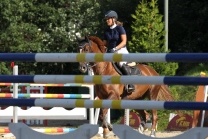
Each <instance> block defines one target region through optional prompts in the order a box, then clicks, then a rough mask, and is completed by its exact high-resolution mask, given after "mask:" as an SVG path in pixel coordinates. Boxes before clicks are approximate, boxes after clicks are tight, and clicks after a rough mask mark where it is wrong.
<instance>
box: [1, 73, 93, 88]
mask: <svg viewBox="0 0 208 139" xmlns="http://www.w3.org/2000/svg"><path fill="white" fill-rule="evenodd" d="M24 76H25V75H24ZM13 85H14V83H0V86H13ZM90 85H92V84H77V83H76V84H75V83H65V84H50V83H47V84H44V83H19V84H18V86H46V87H89V86H90ZM6 90H7V89H6ZM11 90H13V89H11ZM1 91H2V92H4V91H5V90H4V89H2V90H1ZM19 91H20V89H19Z"/></svg>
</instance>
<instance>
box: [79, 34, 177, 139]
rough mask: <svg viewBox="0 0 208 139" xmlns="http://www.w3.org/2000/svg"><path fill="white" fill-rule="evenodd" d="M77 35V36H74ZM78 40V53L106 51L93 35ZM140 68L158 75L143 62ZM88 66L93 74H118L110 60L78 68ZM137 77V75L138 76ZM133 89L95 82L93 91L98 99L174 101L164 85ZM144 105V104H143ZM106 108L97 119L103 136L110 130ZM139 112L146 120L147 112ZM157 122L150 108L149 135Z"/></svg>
mask: <svg viewBox="0 0 208 139" xmlns="http://www.w3.org/2000/svg"><path fill="white" fill-rule="evenodd" d="M76 37H77V36H76ZM77 40H78V42H79V47H78V49H79V50H78V51H79V53H106V47H105V46H104V45H103V42H102V41H101V40H100V39H99V38H98V37H95V36H90V37H89V38H88V37H87V36H85V38H78V37H77ZM136 66H137V68H138V69H140V71H141V74H142V76H158V75H159V74H158V73H157V72H156V71H155V70H154V69H153V68H151V67H149V66H147V65H143V64H137V65H136ZM88 68H92V69H93V72H94V75H113V76H119V75H120V74H119V73H118V72H117V71H116V70H115V68H114V66H113V64H112V62H80V63H79V69H80V71H81V72H83V73H84V72H86V71H87V69H88ZM138 78H139V76H138ZM134 86H135V91H134V92H132V93H130V94H128V93H125V89H124V88H125V85H124V84H96V85H95V93H96V95H97V96H98V97H99V98H100V99H111V100H120V99H125V100H143V99H145V98H146V97H147V98H148V99H149V100H166V101H174V98H173V96H172V95H171V92H170V91H169V89H168V87H167V86H166V85H150V84H142V85H140V84H135V85H134ZM144 105H145V104H144ZM107 110H108V109H104V108H103V109H101V112H100V116H99V120H101V122H102V127H103V137H104V138H105V137H108V134H109V133H110V132H109V130H112V125H111V124H109V123H108V122H107V120H106V113H107ZM136 111H137V112H139V114H140V116H141V118H142V119H143V120H144V121H145V122H147V120H148V119H147V118H148V116H149V115H148V113H147V112H146V111H144V110H136ZM156 124H157V111H156V110H152V131H151V136H152V137H154V136H155V130H156Z"/></svg>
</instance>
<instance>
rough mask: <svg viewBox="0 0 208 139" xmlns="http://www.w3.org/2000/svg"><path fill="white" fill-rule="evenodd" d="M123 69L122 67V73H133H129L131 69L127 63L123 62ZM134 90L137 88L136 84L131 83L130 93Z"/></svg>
mask: <svg viewBox="0 0 208 139" xmlns="http://www.w3.org/2000/svg"><path fill="white" fill-rule="evenodd" d="M121 69H122V73H123V74H124V75H131V74H130V73H129V70H128V67H127V65H126V63H123V65H122V67H121ZM134 90H135V87H134V85H133V84H129V85H128V93H131V92H133V91H134Z"/></svg>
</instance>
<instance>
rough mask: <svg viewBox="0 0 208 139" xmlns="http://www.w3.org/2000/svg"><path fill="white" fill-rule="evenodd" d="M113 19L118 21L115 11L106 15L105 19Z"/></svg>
mask: <svg viewBox="0 0 208 139" xmlns="http://www.w3.org/2000/svg"><path fill="white" fill-rule="evenodd" d="M112 17H115V18H116V19H118V15H117V13H116V12H115V11H113V10H110V11H107V12H106V13H105V18H112Z"/></svg>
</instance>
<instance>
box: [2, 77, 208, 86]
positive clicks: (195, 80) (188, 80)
mask: <svg viewBox="0 0 208 139" xmlns="http://www.w3.org/2000/svg"><path fill="white" fill-rule="evenodd" d="M0 82H9V83H10V82H13V83H24V82H29V83H40V82H41V83H51V82H53V83H80V84H83V83H93V84H168V85H207V84H208V77H203V78H201V77H192V76H189V77H188V76H186V77H185V76H100V75H95V76H87V75H18V76H13V75H0Z"/></svg>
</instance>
